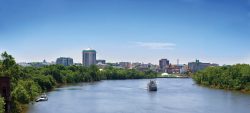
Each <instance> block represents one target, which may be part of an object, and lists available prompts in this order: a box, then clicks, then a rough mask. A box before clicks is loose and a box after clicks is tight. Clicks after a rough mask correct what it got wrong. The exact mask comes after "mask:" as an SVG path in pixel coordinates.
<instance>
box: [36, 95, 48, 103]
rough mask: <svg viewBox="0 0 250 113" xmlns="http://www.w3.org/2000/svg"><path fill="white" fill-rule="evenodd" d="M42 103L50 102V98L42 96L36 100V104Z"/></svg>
mask: <svg viewBox="0 0 250 113" xmlns="http://www.w3.org/2000/svg"><path fill="white" fill-rule="evenodd" d="M40 101H48V97H47V95H46V94H42V95H41V96H40V97H39V98H37V99H36V102H40Z"/></svg>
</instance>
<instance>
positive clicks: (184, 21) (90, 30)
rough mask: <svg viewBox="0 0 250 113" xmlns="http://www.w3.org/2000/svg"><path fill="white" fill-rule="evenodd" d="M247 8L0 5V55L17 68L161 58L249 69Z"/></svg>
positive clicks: (173, 0)
mask: <svg viewBox="0 0 250 113" xmlns="http://www.w3.org/2000/svg"><path fill="white" fill-rule="evenodd" d="M249 36H250V0H105V1H104V0H37V1H34V0H24V1H20V0H8V1H7V0H0V40H1V41H0V52H3V51H7V52H8V53H9V54H11V55H13V57H15V59H16V61H17V62H38V61H39V62H41V61H42V60H44V59H46V60H47V61H49V62H50V61H55V60H56V58H58V57H71V58H73V59H74V62H77V63H80V62H81V61H82V60H81V59H82V55H81V52H82V50H84V49H86V48H93V49H95V50H96V51H97V59H105V60H107V62H122V61H124V62H127V61H128V62H143V63H153V64H158V62H159V60H160V59H162V58H167V59H169V60H170V62H171V63H172V64H176V62H177V59H179V60H180V64H187V63H188V62H193V61H195V60H196V59H199V60H200V61H201V62H209V63H218V64H220V65H223V64H236V63H247V64H250V52H249V49H250V45H249V42H250V38H249Z"/></svg>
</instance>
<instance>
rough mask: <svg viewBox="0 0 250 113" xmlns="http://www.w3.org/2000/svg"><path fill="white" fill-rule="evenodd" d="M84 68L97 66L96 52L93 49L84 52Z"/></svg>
mask: <svg viewBox="0 0 250 113" xmlns="http://www.w3.org/2000/svg"><path fill="white" fill-rule="evenodd" d="M82 64H83V66H91V65H95V64H96V51H95V50H93V49H90V48H89V49H85V50H83V51H82Z"/></svg>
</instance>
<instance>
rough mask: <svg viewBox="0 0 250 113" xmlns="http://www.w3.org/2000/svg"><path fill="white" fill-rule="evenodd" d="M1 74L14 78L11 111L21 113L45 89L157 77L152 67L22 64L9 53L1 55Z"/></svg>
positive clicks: (2, 104)
mask: <svg viewBox="0 0 250 113" xmlns="http://www.w3.org/2000/svg"><path fill="white" fill-rule="evenodd" d="M0 59H1V60H0V76H1V77H3V76H5V77H9V78H10V79H11V97H12V99H11V105H12V106H11V113H22V112H24V111H25V109H26V108H27V105H28V104H29V103H31V102H34V101H35V99H36V98H37V97H38V96H39V95H40V94H41V93H43V92H47V91H51V90H53V89H54V88H56V87H58V86H60V85H65V84H71V83H80V82H94V81H100V80H124V79H150V78H156V77H157V73H156V72H154V71H152V70H146V71H138V70H135V69H117V68H113V67H107V68H104V69H99V68H98V67H97V66H94V65H93V66H90V67H84V66H75V65H72V66H62V65H50V66H44V67H22V66H19V65H18V64H17V63H16V62H15V59H14V58H13V57H12V56H11V55H9V54H8V53H7V52H4V53H2V54H1V58H0ZM2 100H3V99H2V98H0V113H2V112H4V109H3V108H4V103H3V101H2Z"/></svg>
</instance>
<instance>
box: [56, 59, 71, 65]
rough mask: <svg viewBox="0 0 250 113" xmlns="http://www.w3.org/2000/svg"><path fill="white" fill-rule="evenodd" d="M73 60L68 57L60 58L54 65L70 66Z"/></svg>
mask: <svg viewBox="0 0 250 113" xmlns="http://www.w3.org/2000/svg"><path fill="white" fill-rule="evenodd" d="M73 63H74V62H73V59H72V58H69V57H60V58H57V59H56V64H60V65H64V66H70V65H73Z"/></svg>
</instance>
